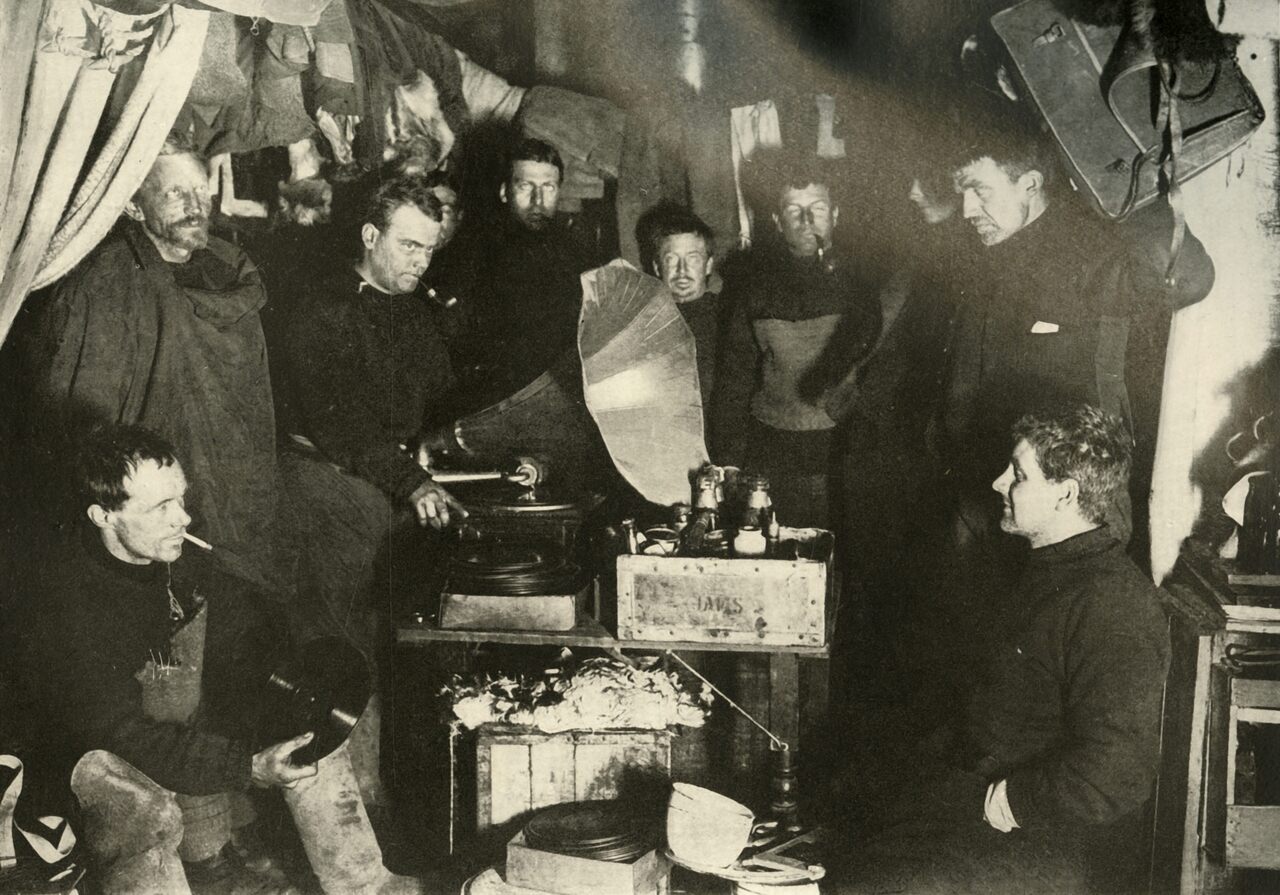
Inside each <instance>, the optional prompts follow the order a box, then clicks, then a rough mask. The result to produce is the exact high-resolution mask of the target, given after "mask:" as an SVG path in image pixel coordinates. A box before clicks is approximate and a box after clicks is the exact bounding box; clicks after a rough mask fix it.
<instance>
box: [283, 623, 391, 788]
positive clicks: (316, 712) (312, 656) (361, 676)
mask: <svg viewBox="0 0 1280 895" xmlns="http://www.w3.org/2000/svg"><path fill="white" fill-rule="evenodd" d="M371 692H372V686H371V677H370V674H369V663H368V660H366V659H365V657H364V655H363V654H362V653H361V652H360V651H359V650H358V649H356V648H355V647H354V646H352V645H351V644H350V643H349V642H348V641H347V640H345V639H344V638H342V637H321V638H319V639H317V640H313V641H311V642H310V643H308V644H306V645H305V646H303V647H302V648H301V649H299V650H298V651H297V652H296V653H295V654H294V655H293V656H292V657H291V658H290V659H289V660H288V661H286V662H285V663H284V664H282V665H281V666H280V667H279V668H277V669H276V670H275V672H273V673H272V675H271V678H270V680H269V681H268V684H267V688H266V694H267V696H266V699H265V701H264V705H263V710H262V715H261V718H262V722H261V724H260V727H259V736H258V742H259V745H260V746H261V747H264V748H265V747H266V746H270V745H274V744H276V743H280V742H283V741H285V740H288V739H292V738H293V737H296V736H298V735H300V734H303V733H306V732H307V731H312V732H314V733H315V738H314V739H313V740H312V741H311V742H310V743H308V744H307V745H306V746H303V747H302V748H301V749H297V750H295V751H294V753H293V763H294V764H314V763H315V762H317V761H319V760H320V759H321V758H324V757H325V756H327V755H329V754H330V753H331V752H333V751H334V750H335V749H337V748H338V747H339V746H341V745H342V744H343V742H345V741H346V739H347V737H348V736H350V735H351V731H352V730H354V729H355V726H356V722H358V721H359V720H360V716H361V715H362V714H363V713H364V709H365V705H366V704H367V703H368V701H369V696H370V694H371Z"/></svg>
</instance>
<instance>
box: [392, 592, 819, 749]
mask: <svg viewBox="0 0 1280 895" xmlns="http://www.w3.org/2000/svg"><path fill="white" fill-rule="evenodd" d="M828 642H830V640H829V639H828ZM396 643H397V644H398V645H399V646H409V647H430V646H432V645H433V644H441V643H459V644H478V643H504V644H513V645H523V646H568V647H575V646H576V647H591V648H594V649H600V650H604V651H605V652H608V653H613V654H622V653H627V652H639V653H665V652H667V651H668V650H670V651H671V652H674V653H681V652H731V653H754V654H765V655H767V657H768V662H769V705H770V712H769V718H768V719H763V718H762V719H760V720H761V722H762V723H764V724H765V725H766V726H767V727H769V729H770V730H772V731H773V732H774V734H775V735H777V736H778V738H779V739H781V740H782V741H783V742H785V743H789V744H792V745H796V746H797V747H798V746H799V743H800V729H801V720H802V715H803V716H805V717H806V718H821V717H823V716H824V715H825V714H826V708H827V683H828V680H827V675H826V664H827V663H826V660H827V659H828V658H829V657H830V655H831V650H830V647H828V646H821V647H818V646H776V645H771V644H749V643H745V644H744V643H723V642H719V641H712V642H707V643H703V642H698V643H694V642H686V641H677V642H666V641H657V640H619V639H618V638H616V637H614V636H613V635H612V634H610V633H609V631H608V630H606V628H605V627H604V625H602V624H601V623H600V622H598V621H597V620H596V619H594V618H592V617H591V616H589V615H586V614H584V613H580V614H579V616H578V619H577V623H576V624H575V625H574V627H573V628H571V629H570V630H568V631H462V630H442V629H441V628H439V627H437V626H436V625H435V623H434V622H433V621H431V620H430V619H427V618H425V617H415V618H413V619H406V620H404V621H403V622H402V623H401V624H400V625H399V626H398V627H397V629H396ZM801 659H806V660H808V659H812V660H818V661H816V662H813V663H810V664H811V665H813V666H814V668H815V673H813V674H809V675H807V676H806V683H807V685H808V686H807V691H808V692H807V694H806V695H807V698H806V699H804V700H803V701H802V700H801V694H800V660H801Z"/></svg>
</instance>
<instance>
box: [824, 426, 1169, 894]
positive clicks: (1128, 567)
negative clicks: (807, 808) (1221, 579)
mask: <svg viewBox="0 0 1280 895" xmlns="http://www.w3.org/2000/svg"><path fill="white" fill-rule="evenodd" d="M1131 455H1132V441H1131V438H1130V436H1129V434H1128V431H1127V429H1126V427H1125V426H1124V424H1123V422H1122V421H1121V420H1120V419H1119V418H1118V417H1116V416H1114V415H1112V414H1109V413H1106V412H1104V411H1102V410H1099V409H1097V408H1095V407H1091V406H1087V405H1079V406H1076V407H1073V408H1071V409H1069V410H1063V411H1056V412H1050V413H1045V414H1034V415H1027V416H1024V417H1022V418H1021V419H1020V420H1019V421H1018V422H1017V423H1016V424H1015V425H1014V427H1013V451H1012V455H1011V457H1010V459H1009V461H1008V465H1007V466H1006V467H1005V470H1004V472H1003V473H1001V475H1000V476H999V478H997V479H996V480H995V481H994V482H993V483H992V487H993V488H994V489H995V490H996V492H997V493H999V495H1000V498H1001V503H1002V505H1003V511H1002V515H1001V522H1000V525H1001V528H1003V529H1004V530H1005V531H1006V532H1009V533H1011V534H1014V535H1017V536H1019V537H1022V538H1025V539H1026V540H1027V541H1028V542H1029V543H1030V547H1031V551H1030V556H1029V559H1028V561H1027V565H1026V568H1025V570H1024V572H1023V575H1022V578H1021V580H1020V582H1019V584H1018V586H1017V588H1016V589H1015V592H1014V595H1013V596H1014V601H1013V603H1012V604H1011V605H1013V606H1015V607H1016V609H1015V611H1014V612H1013V613H1012V614H1011V616H1010V618H1009V623H1008V625H1007V627H1006V628H1005V630H1004V631H1002V632H1001V633H1002V637H1001V638H1000V639H999V643H1000V645H999V646H998V647H997V648H996V649H995V651H994V652H993V653H992V654H991V655H989V656H988V657H987V658H988V662H987V673H986V675H985V676H984V677H983V678H982V679H981V680H980V682H979V684H978V685H977V687H976V689H975V690H974V692H973V694H972V696H971V698H970V700H969V702H968V705H967V711H966V713H965V716H964V718H963V720H962V721H960V722H958V723H956V724H954V725H952V726H950V727H948V728H946V729H944V730H943V731H941V732H939V733H937V734H935V735H934V736H931V737H929V738H928V739H927V740H926V741H925V742H924V743H922V744H921V745H919V746H917V747H916V749H915V751H914V753H912V752H911V750H907V753H908V754H907V755H906V756H905V757H906V760H905V761H904V760H903V759H904V754H903V750H901V749H886V751H885V753H884V754H886V755H891V757H890V758H889V759H888V760H887V761H885V762H876V761H875V760H874V757H873V755H874V753H873V754H872V756H868V757H866V758H865V759H864V760H858V761H855V762H854V763H853V764H851V770H852V771H853V774H854V775H856V780H857V784H858V788H859V791H858V792H856V793H854V794H853V797H852V798H850V799H847V800H846V801H847V803H849V804H852V805H854V806H855V807H854V809H853V810H854V812H856V816H846V817H845V818H844V820H845V821H846V822H848V824H849V825H850V826H851V827H852V832H851V835H850V836H849V839H848V842H849V847H848V849H847V855H848V857H847V866H846V867H845V868H844V872H842V873H838V874H837V875H836V880H837V881H838V882H839V883H840V885H841V890H842V891H845V892H889V891H893V892H912V893H923V892H1017V893H1023V892H1049V891H1052V892H1056V893H1064V892H1089V891H1094V887H1093V885H1091V883H1092V882H1093V881H1095V880H1100V879H1107V880H1108V884H1110V885H1118V888H1117V889H1116V891H1134V889H1133V888H1132V887H1130V886H1128V885H1126V884H1124V883H1118V881H1119V880H1121V879H1122V877H1121V876H1120V873H1121V871H1120V870H1118V869H1117V868H1119V867H1122V866H1124V865H1123V863H1122V862H1124V861H1126V860H1127V861H1128V864H1129V865H1130V866H1129V867H1128V871H1129V872H1133V871H1135V870H1140V869H1141V868H1136V867H1134V866H1132V865H1135V864H1138V863H1141V862H1134V861H1133V860H1132V856H1133V855H1134V853H1135V852H1134V849H1133V847H1132V845H1133V843H1132V842H1130V841H1129V840H1128V839H1127V837H1126V835H1125V834H1127V833H1129V832H1130V831H1131V830H1132V831H1134V832H1136V829H1137V827H1136V824H1137V823H1138V822H1140V815H1141V813H1142V807H1143V805H1144V804H1145V803H1146V802H1147V800H1148V799H1149V797H1150V796H1151V792H1152V786H1153V783H1154V780H1155V776H1156V770H1157V765H1158V760H1159V753H1160V716H1161V696H1162V692H1163V685H1164V679H1165V674H1166V671H1167V669H1168V664H1169V647H1168V634H1167V627H1166V620H1165V616H1164V613H1163V611H1162V609H1161V606H1160V603H1159V598H1158V596H1157V592H1156V589H1155V587H1154V586H1153V585H1152V583H1151V582H1150V581H1149V580H1147V579H1146V578H1145V577H1144V576H1143V575H1142V574H1141V572H1140V571H1139V570H1138V568H1137V567H1136V566H1135V565H1134V564H1133V562H1132V561H1131V560H1130V559H1128V557H1127V556H1126V554H1125V551H1124V548H1123V546H1122V545H1121V544H1120V543H1119V541H1117V540H1116V538H1115V537H1114V536H1113V533H1112V532H1111V531H1110V529H1109V527H1108V526H1107V525H1106V524H1105V523H1104V522H1103V521H1102V518H1103V512H1104V508H1105V506H1106V504H1107V502H1108V501H1110V500H1112V499H1113V498H1114V496H1115V494H1116V492H1117V491H1120V490H1122V489H1124V488H1125V487H1126V485H1127V481H1128V471H1129V463H1130V458H1131ZM877 767H880V768H882V769H887V770H884V772H883V773H880V774H877V773H876V768H877ZM1103 843H1105V844H1106V845H1107V849H1106V851H1107V852H1108V853H1107V854H1104V853H1103V850H1102V849H1100V848H1099V846H1100V845H1101V844H1103ZM1125 844H1128V845H1129V846H1130V847H1129V848H1128V849H1125V848H1124V845H1125ZM1113 855H1114V856H1115V866H1114V867H1109V868H1107V869H1106V870H1105V871H1100V868H1099V863H1100V861H1101V859H1103V858H1109V857H1111V856H1113ZM1144 866H1145V865H1144Z"/></svg>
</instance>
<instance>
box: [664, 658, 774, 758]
mask: <svg viewBox="0 0 1280 895" xmlns="http://www.w3.org/2000/svg"><path fill="white" fill-rule="evenodd" d="M667 655H668V656H670V657H671V658H673V659H675V660H676V661H677V662H679V663H680V664H681V665H683V666H684V667H685V668H687V669H689V671H690V673H692V674H693V676H694V677H696V678H697V679H698V680H700V681H702V682H703V683H704V684H706V685H707V686H708V687H710V688H711V689H712V690H713V691H714V692H716V693H718V694H720V698H721V699H723V700H724V701H725V702H727V703H729V705H731V706H733V708H734V710H735V711H736V712H737V713H738V714H739V715H741V716H742V717H744V718H746V719H747V720H748V721H750V722H751V723H752V724H754V725H755V726H756V727H759V728H760V729H761V730H762V731H764V735H765V736H767V737H768V738H769V739H771V740H773V742H774V743H775V744H777V746H778V750H779V751H781V752H786V751H787V750H788V749H790V748H791V747H790V746H788V745H787V744H786V743H784V742H782V740H780V739H778V738H777V737H776V736H775V735H774V734H773V731H771V730H769V728H767V727H765V726H764V725H763V724H761V723H760V722H759V721H757V720H756V719H755V718H753V717H751V713H750V712H748V711H747V710H746V709H744V708H743V707H742V706H740V705H738V704H737V703H736V702H734V701H733V700H732V699H730V698H729V697H728V696H725V695H724V691H723V690H721V689H720V688H719V687H717V686H716V685H715V684H713V683H711V681H709V680H707V679H706V678H705V677H703V676H702V675H701V674H699V673H698V670H697V669H696V668H694V667H693V666H692V665H690V664H689V663H688V662H686V661H685V660H684V659H681V658H680V657H679V656H677V655H676V654H675V653H674V652H672V651H671V650H667Z"/></svg>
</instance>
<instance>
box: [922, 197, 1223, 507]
mask: <svg viewBox="0 0 1280 895" xmlns="http://www.w3.org/2000/svg"><path fill="white" fill-rule="evenodd" d="M1171 231H1172V223H1171V219H1170V216H1169V212H1168V210H1167V209H1162V208H1150V209H1144V210H1143V211H1142V212H1139V213H1137V214H1135V215H1134V216H1133V218H1132V219H1130V220H1129V221H1127V222H1125V223H1123V224H1111V223H1106V222H1103V221H1101V220H1099V219H1097V218H1095V217H1093V216H1091V215H1090V214H1089V212H1088V211H1087V210H1086V209H1083V208H1081V207H1080V205H1079V203H1078V202H1076V201H1073V197H1070V196H1062V197H1056V198H1055V200H1054V202H1053V204H1052V205H1050V207H1049V208H1048V209H1047V210H1046V211H1045V212H1044V213H1043V214H1042V215H1041V216H1040V217H1039V218H1037V219H1036V220H1035V221H1032V222H1031V223H1030V224H1028V225H1027V226H1026V227H1025V228H1024V229H1023V230H1021V231H1019V232H1018V233H1015V234H1014V235H1013V236H1011V237H1010V238H1009V239H1007V240H1005V241H1004V242H1002V243H999V244H998V245H994V246H990V247H988V248H985V249H979V250H977V252H976V256H975V263H974V268H973V273H972V282H971V283H969V284H967V285H968V287H969V288H968V290H967V291H968V293H969V294H968V295H967V296H966V298H965V299H964V300H963V301H962V302H961V305H960V310H961V318H960V321H959V325H958V327H957V331H956V338H955V343H954V349H955V355H954V358H953V362H952V373H951V379H950V384H949V388H948V393H947V397H946V402H945V406H944V419H945V422H946V429H947V432H948V434H949V435H950V436H951V438H952V440H953V442H954V451H953V453H954V456H953V460H954V462H955V463H956V464H959V465H961V466H965V465H969V464H971V463H972V464H973V465H974V466H975V468H974V469H972V470H967V473H968V475H967V476H966V477H967V478H971V479H972V480H973V481H975V482H978V483H986V482H989V481H990V480H991V479H992V478H994V477H995V476H996V475H998V474H999V472H1000V469H1001V468H1002V467H1003V465H1004V463H1005V460H1004V459H1001V458H1004V457H1007V456H1008V447H1009V443H1008V442H1009V428H1010V426H1011V425H1012V424H1013V423H1014V422H1015V421H1016V420H1017V419H1018V418H1019V417H1020V416H1022V414H1024V413H1027V412H1028V411H1030V410H1033V409H1036V408H1040V407H1045V406H1050V405H1054V404H1061V403H1075V402H1080V401H1084V402H1087V403H1090V404H1096V405H1099V406H1101V407H1103V408H1104V409H1106V410H1111V411H1113V412H1115V413H1119V414H1120V415H1121V416H1123V417H1125V418H1126V419H1127V420H1129V421H1130V422H1131V424H1132V425H1133V426H1134V431H1135V436H1136V438H1137V443H1138V461H1139V462H1138V463H1136V464H1135V469H1134V473H1135V476H1136V477H1137V478H1138V481H1137V483H1136V484H1137V485H1139V486H1141V485H1145V483H1146V481H1147V480H1146V479H1144V478H1142V477H1143V476H1144V475H1145V474H1146V470H1145V466H1146V464H1147V463H1149V461H1150V454H1151V451H1152V450H1154V445H1155V431H1156V416H1157V414H1158V412H1159V406H1160V387H1161V384H1162V375H1163V372H1162V371H1163V369H1164V353H1165V347H1166V345H1167V343H1168V333H1169V321H1170V315H1171V314H1172V312H1173V311H1174V310H1176V309H1178V308H1182V307H1186V306H1187V305H1190V304H1194V303H1195V302H1197V301H1200V300H1201V299H1202V298H1204V297H1205V296H1206V295H1207V294H1208V293H1209V289H1210V288H1211V287H1212V285H1213V273H1214V272H1213V263H1212V261H1210V259H1209V256H1208V255H1206V254H1205V250H1204V246H1203V245H1201V244H1200V242H1199V241H1198V240H1197V239H1196V238H1195V236H1194V235H1192V234H1191V233H1188V234H1187V237H1186V241H1185V243H1184V244H1183V246H1182V252H1181V254H1180V255H1179V256H1178V264H1177V269H1176V271H1175V273H1176V279H1175V284H1174V285H1173V286H1172V287H1166V286H1165V285H1164V273H1165V267H1166V266H1167V265H1168V261H1169V237H1170V233H1171ZM1108 358H1114V361H1109V360H1108ZM1120 358H1123V362H1120ZM970 458H979V459H977V460H976V461H975V460H972V459H970ZM1135 493H1136V492H1135ZM1144 502H1145V501H1144Z"/></svg>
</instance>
